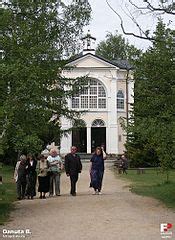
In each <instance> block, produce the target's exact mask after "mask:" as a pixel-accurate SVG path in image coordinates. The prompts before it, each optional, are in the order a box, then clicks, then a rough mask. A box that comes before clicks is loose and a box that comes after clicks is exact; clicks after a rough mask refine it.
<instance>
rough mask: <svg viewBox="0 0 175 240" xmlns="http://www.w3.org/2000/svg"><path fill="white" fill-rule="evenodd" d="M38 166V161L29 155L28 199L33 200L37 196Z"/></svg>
mask: <svg viewBox="0 0 175 240" xmlns="http://www.w3.org/2000/svg"><path fill="white" fill-rule="evenodd" d="M36 165H37V161H36V159H35V158H34V156H32V155H31V154H28V155H27V188H26V195H27V197H28V199H30V198H31V199H33V197H34V196H36V179H37V173H36Z"/></svg>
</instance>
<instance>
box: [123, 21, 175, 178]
mask: <svg viewBox="0 0 175 240" xmlns="http://www.w3.org/2000/svg"><path fill="white" fill-rule="evenodd" d="M173 36H174V31H172V30H170V29H169V28H166V26H165V24H163V22H162V21H161V20H159V23H158V25H157V29H156V31H155V33H154V38H155V41H154V43H153V46H152V47H150V48H149V49H148V50H147V51H146V52H145V53H144V54H143V55H142V57H141V58H140V59H139V60H138V62H137V64H136V69H135V92H134V95H135V102H134V104H133V112H132V118H131V119H130V125H129V127H128V143H127V149H128V151H129V152H130V151H131V149H132V151H133V148H135V150H136V151H137V150H138V148H137V146H136V143H137V142H138V141H139V142H140V144H141V145H142V147H143V145H149V146H151V148H152V149H153V150H154V151H155V152H156V154H157V156H158V158H159V161H160V166H161V168H162V170H163V171H164V172H166V176H167V181H168V180H169V170H170V169H171V167H172V163H173V161H174V159H175V145H174V142H175V132H174V123H175V115H174V108H175V99H174V96H175V58H174V54H175V43H174V40H173Z"/></svg>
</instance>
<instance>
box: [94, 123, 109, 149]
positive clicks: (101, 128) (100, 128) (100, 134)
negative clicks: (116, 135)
mask: <svg viewBox="0 0 175 240" xmlns="http://www.w3.org/2000/svg"><path fill="white" fill-rule="evenodd" d="M102 145H103V146H104V150H105V151H106V127H105V123H104V121H102V120H101V119H96V120H94V121H93V123H92V127H91V151H92V152H94V150H95V148H96V147H100V146H102Z"/></svg>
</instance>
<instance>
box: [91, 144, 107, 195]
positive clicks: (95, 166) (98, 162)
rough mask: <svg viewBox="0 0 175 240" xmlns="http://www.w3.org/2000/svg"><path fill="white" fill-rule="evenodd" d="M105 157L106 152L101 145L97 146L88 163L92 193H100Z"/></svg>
mask: <svg viewBox="0 0 175 240" xmlns="http://www.w3.org/2000/svg"><path fill="white" fill-rule="evenodd" d="M105 159H106V153H105V152H104V149H103V148H101V147H97V148H96V150H95V153H94V155H93V156H92V158H91V164H90V177H91V183H90V187H93V188H94V194H95V195H99V194H101V188H102V181H103V175H104V160H105Z"/></svg>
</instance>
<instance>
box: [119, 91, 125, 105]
mask: <svg viewBox="0 0 175 240" xmlns="http://www.w3.org/2000/svg"><path fill="white" fill-rule="evenodd" d="M124 108H125V105H124V93H123V91H122V90H119V91H118V93H117V109H119V110H123V109H124Z"/></svg>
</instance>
